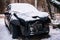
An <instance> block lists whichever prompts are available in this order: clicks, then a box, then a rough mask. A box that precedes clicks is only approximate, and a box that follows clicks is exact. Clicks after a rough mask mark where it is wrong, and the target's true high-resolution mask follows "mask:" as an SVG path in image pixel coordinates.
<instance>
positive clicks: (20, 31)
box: [5, 3, 51, 38]
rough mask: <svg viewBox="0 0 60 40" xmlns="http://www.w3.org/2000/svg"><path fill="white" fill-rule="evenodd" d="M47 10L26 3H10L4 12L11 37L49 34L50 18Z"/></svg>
mask: <svg viewBox="0 0 60 40" xmlns="http://www.w3.org/2000/svg"><path fill="white" fill-rule="evenodd" d="M48 16H49V14H48V13H47V12H41V11H38V10H37V9H36V8H35V7H34V6H32V5H30V4H27V3H12V4H9V5H8V7H7V12H6V13H5V24H6V26H7V28H8V29H9V30H10V32H11V34H12V35H13V36H12V37H13V38H18V37H19V36H22V35H23V36H31V35H40V34H44V33H45V34H49V23H50V22H51V21H50V18H49V17H48Z"/></svg>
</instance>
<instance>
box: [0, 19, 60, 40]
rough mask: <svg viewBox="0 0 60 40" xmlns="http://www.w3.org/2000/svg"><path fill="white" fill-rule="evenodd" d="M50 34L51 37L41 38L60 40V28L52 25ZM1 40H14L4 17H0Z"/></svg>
mask: <svg viewBox="0 0 60 40" xmlns="http://www.w3.org/2000/svg"><path fill="white" fill-rule="evenodd" d="M49 34H50V37H49V38H44V39H41V40H60V29H58V28H56V29H52V26H50V33H49ZM0 40H12V35H11V34H9V31H8V29H7V28H6V26H5V24H4V19H3V18H0Z"/></svg>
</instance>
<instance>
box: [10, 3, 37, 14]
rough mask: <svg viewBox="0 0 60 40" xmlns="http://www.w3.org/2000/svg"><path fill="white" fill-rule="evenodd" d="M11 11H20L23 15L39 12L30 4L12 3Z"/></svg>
mask: <svg viewBox="0 0 60 40" xmlns="http://www.w3.org/2000/svg"><path fill="white" fill-rule="evenodd" d="M10 6H11V10H10V11H18V12H21V13H25V12H29V11H37V9H36V8H34V6H32V5H30V4H28V3H12V4H10Z"/></svg>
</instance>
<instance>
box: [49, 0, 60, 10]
mask: <svg viewBox="0 0 60 40" xmlns="http://www.w3.org/2000/svg"><path fill="white" fill-rule="evenodd" d="M50 3H51V4H52V5H53V6H55V7H57V8H58V9H60V0H50Z"/></svg>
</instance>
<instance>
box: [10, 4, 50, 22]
mask: <svg viewBox="0 0 60 40" xmlns="http://www.w3.org/2000/svg"><path fill="white" fill-rule="evenodd" d="M9 6H11V10H9V12H10V13H16V14H17V16H18V17H19V18H22V19H24V20H26V21H29V20H37V19H39V18H36V19H35V18H32V17H33V16H39V17H47V16H48V15H49V14H48V13H47V12H39V11H38V10H37V9H36V8H35V7H34V6H32V5H30V4H27V3H13V4H10V5H9ZM12 18H14V19H16V18H15V17H14V16H13V15H12Z"/></svg>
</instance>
